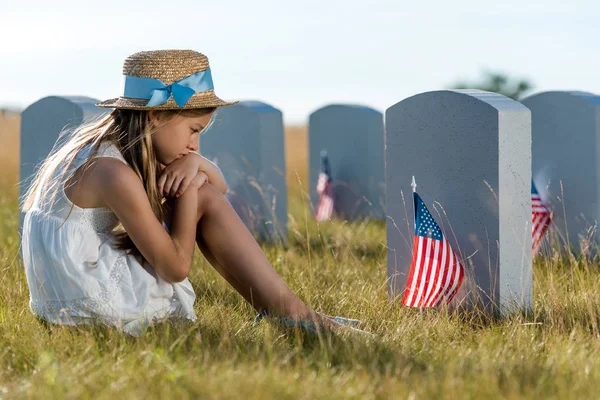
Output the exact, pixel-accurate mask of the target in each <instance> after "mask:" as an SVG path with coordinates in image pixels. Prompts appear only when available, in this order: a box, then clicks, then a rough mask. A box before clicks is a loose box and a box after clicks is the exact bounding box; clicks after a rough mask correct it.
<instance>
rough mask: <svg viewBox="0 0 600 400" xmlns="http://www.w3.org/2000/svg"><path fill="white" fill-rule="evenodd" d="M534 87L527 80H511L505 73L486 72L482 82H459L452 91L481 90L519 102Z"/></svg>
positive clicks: (453, 86)
mask: <svg viewBox="0 0 600 400" xmlns="http://www.w3.org/2000/svg"><path fill="white" fill-rule="evenodd" d="M533 87H534V86H533V84H532V83H531V82H529V81H528V80H526V79H517V78H509V77H508V76H507V75H506V74H503V73H499V72H490V71H485V72H484V77H483V79H482V80H481V81H479V82H464V81H458V82H456V83H455V84H453V85H452V86H451V89H480V90H485V91H488V92H495V93H499V94H502V95H504V96H506V97H510V98H511V99H514V100H519V99H521V98H523V94H524V93H526V92H528V91H530V90H531V89H533Z"/></svg>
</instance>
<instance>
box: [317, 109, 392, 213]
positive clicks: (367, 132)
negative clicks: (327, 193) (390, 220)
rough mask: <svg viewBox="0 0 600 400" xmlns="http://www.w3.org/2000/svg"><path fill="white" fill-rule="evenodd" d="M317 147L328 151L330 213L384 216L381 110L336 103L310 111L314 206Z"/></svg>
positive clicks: (318, 170)
mask: <svg viewBox="0 0 600 400" xmlns="http://www.w3.org/2000/svg"><path fill="white" fill-rule="evenodd" d="M322 150H326V151H327V155H328V157H329V165H330V167H331V177H332V179H333V180H332V185H333V191H334V201H335V202H334V207H335V213H336V214H337V215H338V216H340V217H342V218H346V219H356V218H362V217H372V218H384V217H385V194H384V192H385V185H384V163H383V154H384V148H383V115H382V114H381V113H380V112H379V111H376V110H374V109H372V108H368V107H363V106H356V105H341V104H340V105H337V104H336V105H330V106H326V107H323V108H320V109H318V110H317V111H315V112H313V113H312V114H311V115H310V118H309V124H308V151H309V185H310V196H311V201H312V203H313V205H314V206H315V207H316V205H317V204H318V201H319V195H318V193H317V190H316V187H317V180H318V178H319V172H320V171H321V151H322Z"/></svg>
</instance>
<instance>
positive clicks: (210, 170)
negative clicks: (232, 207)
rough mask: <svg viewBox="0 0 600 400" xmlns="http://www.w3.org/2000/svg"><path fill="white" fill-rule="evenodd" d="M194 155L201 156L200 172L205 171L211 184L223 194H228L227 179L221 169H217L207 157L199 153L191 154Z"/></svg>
mask: <svg viewBox="0 0 600 400" xmlns="http://www.w3.org/2000/svg"><path fill="white" fill-rule="evenodd" d="M192 154H195V155H198V156H200V167H199V170H200V171H203V172H204V173H206V175H208V181H209V182H210V184H211V185H213V186H214V187H216V188H217V189H218V190H219V191H220V192H221V193H223V194H225V193H227V182H226V181H225V177H224V176H223V173H222V172H221V170H220V169H219V167H217V166H216V165H215V164H214V163H213V162H212V161H210V160H209V159H208V158H206V157H203V156H202V155H200V154H199V153H196V152H193V151H192V152H190V155H192Z"/></svg>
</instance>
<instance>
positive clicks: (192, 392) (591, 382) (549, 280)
mask: <svg viewBox="0 0 600 400" xmlns="http://www.w3.org/2000/svg"><path fill="white" fill-rule="evenodd" d="M17 132H18V119H12V120H0V157H1V158H0V269H1V274H0V287H1V288H2V289H1V290H0V398H23V397H25V398H41V399H51V398H92V397H93V398H115V397H116V398H121V397H127V398H130V397H132V398H204V397H206V398H219V399H222V398H235V399H237V398H277V399H287V398H306V399H312V398H328V399H338V398H364V399H379V398H407V399H431V398H435V399H438V398H439V399H444V398H452V399H454V398H486V399H487V398H508V399H516V398H529V399H539V398H553V399H565V398H577V399H581V398H598V397H599V396H600V337H599V335H600V319H599V315H600V290H599V289H600V283H599V282H600V271H599V269H598V263H597V262H593V261H590V260H587V259H581V260H577V259H574V258H568V257H564V256H561V255H560V254H559V253H558V252H555V253H553V254H552V255H550V256H548V257H546V258H544V259H538V260H536V263H535V266H534V290H535V297H534V309H533V313H532V315H529V316H527V317H525V316H521V315H516V316H513V317H510V318H506V319H502V320H492V319H491V318H488V317H486V316H484V315H482V314H479V313H477V312H471V313H463V314H448V313H443V312H434V311H430V310H429V311H427V312H423V313H422V314H420V313H419V312H417V311H415V310H412V309H408V308H405V307H402V306H401V305H400V304H399V303H394V302H391V301H390V299H389V297H388V294H387V287H386V255H385V227H384V225H383V224H381V223H343V222H333V223H325V224H320V225H317V224H316V223H315V222H314V221H313V220H312V219H311V218H310V214H309V213H308V212H307V207H306V206H305V202H304V200H303V196H302V190H301V188H300V187H301V186H300V184H299V183H298V177H299V179H300V181H303V182H304V185H305V182H306V168H305V165H306V153H302V152H297V151H296V149H298V148H301V147H300V146H301V144H302V142H305V140H306V136H305V130H304V129H303V128H290V129H288V132H287V134H286V141H287V144H288V146H287V148H288V153H287V160H288V165H287V168H288V175H289V179H290V193H291V194H290V197H291V199H290V214H291V215H290V245H289V247H288V248H287V249H284V248H282V247H268V246H266V247H264V249H265V252H266V254H267V256H268V258H269V259H270V260H271V262H272V263H273V265H274V267H275V268H276V269H277V271H278V272H279V273H280V274H281V275H282V276H283V277H284V279H285V281H286V282H287V283H288V285H289V286H290V287H291V288H292V289H293V290H294V291H296V292H297V293H298V294H299V296H300V297H301V298H302V299H304V300H305V301H306V302H307V303H308V304H309V305H311V306H312V307H314V308H316V309H317V310H321V311H324V312H328V313H331V314H337V315H343V316H349V317H354V318H358V319H360V320H362V321H363V322H364V324H363V326H362V327H363V328H364V329H366V330H369V331H371V332H374V333H376V334H377V335H378V338H377V339H375V340H366V339H364V338H359V337H348V336H345V335H339V336H332V335H325V336H322V337H320V338H311V337H307V336H305V335H303V334H301V333H300V332H294V331H287V330H283V329H282V328H278V327H276V326H271V325H269V324H261V325H259V326H258V327H254V326H252V319H253V317H254V313H253V312H252V310H251V308H250V307H249V306H248V305H246V304H244V303H242V300H241V297H240V296H238V295H237V294H236V293H234V292H233V291H232V290H231V289H230V288H229V287H228V286H227V285H226V283H225V282H224V281H223V280H222V279H221V278H220V276H219V275H218V274H216V273H215V272H214V271H213V270H212V269H211V267H210V266H209V265H208V264H207V263H206V262H204V261H203V260H202V259H201V257H197V258H196V261H195V266H194V268H193V272H192V274H191V276H190V280H191V282H192V284H193V285H194V287H195V289H196V292H197V295H198V300H197V302H196V312H197V314H198V317H199V321H198V322H197V323H195V324H193V325H182V324H171V323H164V324H160V325H158V326H157V327H154V328H151V329H150V330H149V331H148V332H147V333H146V334H145V335H144V336H143V337H141V338H131V337H127V336H125V335H122V334H119V333H117V332H114V331H111V330H107V329H101V328H86V329H83V328H82V329H77V330H73V329H68V328H64V327H46V326H44V325H42V324H40V323H39V322H38V321H37V320H36V319H35V318H34V317H33V316H32V314H31V313H30V311H29V308H28V300H29V293H28V289H27V285H26V281H25V275H24V272H23V266H22V262H21V261H20V259H19V242H18V236H17V229H18V214H17V195H18V190H17V188H16V186H15V183H16V182H17V177H18V137H17ZM292 143H293V145H290V144H292ZM291 149H294V151H295V152H292V151H289V150H291ZM294 170H298V175H296V174H295V173H294V172H293V171H294Z"/></svg>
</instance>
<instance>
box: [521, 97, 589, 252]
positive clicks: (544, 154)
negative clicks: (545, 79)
mask: <svg viewBox="0 0 600 400" xmlns="http://www.w3.org/2000/svg"><path fill="white" fill-rule="evenodd" d="M522 103H523V104H524V105H525V106H527V107H528V108H529V109H530V110H531V129H532V158H533V159H532V172H533V180H534V182H535V184H536V187H537V189H538V192H540V195H541V196H542V198H543V199H544V200H545V201H546V202H547V203H549V206H550V208H551V209H553V210H554V214H553V224H554V226H555V227H557V228H558V229H559V232H560V234H561V237H562V238H564V239H565V240H566V239H567V232H568V239H569V242H570V244H571V245H572V246H573V247H574V248H575V249H577V250H584V249H582V248H580V245H581V244H583V245H584V246H585V243H589V242H593V241H594V240H595V241H597V240H598V237H597V234H596V231H597V225H598V221H599V219H600V174H599V172H598V167H599V163H600V147H598V144H599V143H600V96H596V95H593V94H591V93H584V92H543V93H539V94H535V95H533V96H530V97H527V98H526V99H524V100H523V101H522ZM561 185H562V187H561ZM589 228H594V229H592V230H591V231H588V229H589ZM590 234H591V235H592V237H589V235H590ZM581 238H587V240H585V241H584V242H583V243H582V242H581V240H580V239H581ZM589 239H591V240H589Z"/></svg>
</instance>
